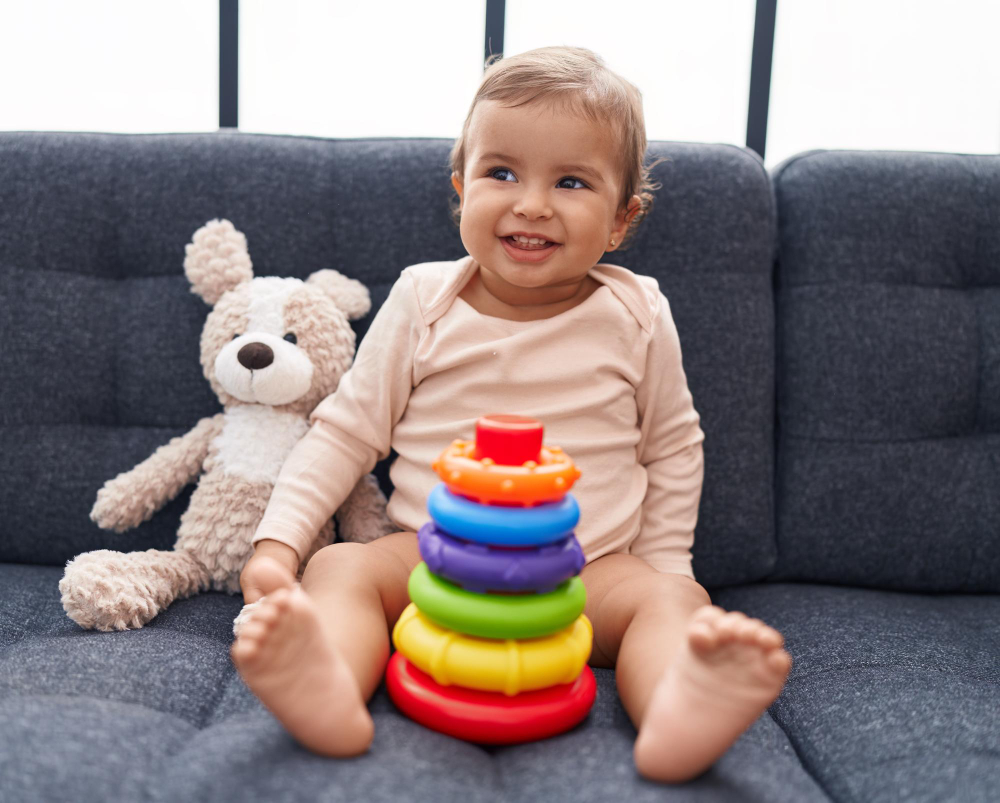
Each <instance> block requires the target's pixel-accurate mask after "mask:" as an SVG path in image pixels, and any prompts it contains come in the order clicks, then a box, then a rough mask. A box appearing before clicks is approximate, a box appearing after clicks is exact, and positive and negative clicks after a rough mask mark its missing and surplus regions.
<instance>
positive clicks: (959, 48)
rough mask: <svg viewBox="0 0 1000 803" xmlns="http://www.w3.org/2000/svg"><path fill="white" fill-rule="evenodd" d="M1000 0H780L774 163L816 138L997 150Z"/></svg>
mask: <svg viewBox="0 0 1000 803" xmlns="http://www.w3.org/2000/svg"><path fill="white" fill-rule="evenodd" d="M998 31H1000V3H996V2H984V1H983V0H953V2H950V3H947V4H944V3H941V2H939V0H879V1H878V2H872V1H871V0H780V2H779V3H778V16H777V21H776V24H775V34H774V62H773V65H772V68H773V69H772V78H771V105H770V110H769V115H768V128H767V148H766V154H765V156H766V162H767V164H768V166H769V167H770V166H773V165H775V164H776V163H777V162H779V161H781V160H783V159H784V158H786V157H788V156H792V155H794V154H796V153H798V152H800V151H804V150H808V149H810V148H846V149H884V150H922V151H949V152H957V153H996V152H997V150H998V149H1000V46H998V45H997V35H998Z"/></svg>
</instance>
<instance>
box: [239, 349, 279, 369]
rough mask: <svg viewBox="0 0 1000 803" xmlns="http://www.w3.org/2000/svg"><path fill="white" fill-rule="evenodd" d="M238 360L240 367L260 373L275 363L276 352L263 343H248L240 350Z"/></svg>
mask: <svg viewBox="0 0 1000 803" xmlns="http://www.w3.org/2000/svg"><path fill="white" fill-rule="evenodd" d="M236 359H237V360H239V361H240V365H242V366H243V367H244V368H249V369H250V370H251V371H259V370H260V369H261V368H267V366H269V365H270V364H271V363H272V362H274V352H273V351H271V348H270V347H269V346H265V345H264V344H263V343H247V344H246V345H245V346H244V347H243V348H241V349H240V351H239V354H237V355H236Z"/></svg>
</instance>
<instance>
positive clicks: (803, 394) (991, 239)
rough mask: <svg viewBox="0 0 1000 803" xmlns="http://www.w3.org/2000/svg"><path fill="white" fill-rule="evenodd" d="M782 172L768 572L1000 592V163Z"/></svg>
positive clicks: (797, 160) (836, 163) (975, 160)
mask: <svg viewBox="0 0 1000 803" xmlns="http://www.w3.org/2000/svg"><path fill="white" fill-rule="evenodd" d="M773 179H774V184H775V192H776V195H777V201H778V218H779V261H778V268H777V271H776V285H775V293H776V295H775V304H776V311H777V344H778V348H777V360H778V375H777V407H778V414H777V434H778V439H777V444H778V446H777V456H776V486H775V496H776V504H777V539H778V562H777V567H776V571H775V572H774V574H773V575H772V576H771V577H770V578H768V579H781V580H804V581H814V582H824V583H841V584H845V585H857V586H867V587H871V588H891V589H896V590H912V591H1000V460H998V459H997V455H998V454H1000V157H998V156H972V155H960V154H942V153H892V152H877V151H873V152H865V151H862V152H856V151H817V152H810V153H807V154H801V155H799V156H796V157H794V158H792V159H790V160H788V161H787V162H785V163H783V164H782V165H780V166H778V167H777V168H776V169H775V171H774V174H773Z"/></svg>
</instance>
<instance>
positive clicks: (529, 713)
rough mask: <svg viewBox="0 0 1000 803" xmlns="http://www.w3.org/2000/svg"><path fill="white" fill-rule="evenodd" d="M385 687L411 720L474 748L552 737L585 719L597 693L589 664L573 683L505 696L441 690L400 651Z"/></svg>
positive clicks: (389, 668)
mask: <svg viewBox="0 0 1000 803" xmlns="http://www.w3.org/2000/svg"><path fill="white" fill-rule="evenodd" d="M385 685H386V689H387V690H388V692H389V697H390V698H392V701H393V702H394V703H395V704H396V706H397V707H398V708H399V709H400V710H401V711H402V712H403V713H404V714H406V716H408V717H409V718H410V719H412V720H414V721H415V722H419V723H420V724H421V725H423V726H425V727H427V728H430V729H431V730H436V731H438V732H439V733H444V734H447V735H448V736H454V737H456V738H459V739H464V740H466V741H468V742H475V743H477V744H518V743H520V742H531V741H534V740H536V739H545V738H548V737H549V736H555V735H556V734H557V733H562V732H563V731H567V730H569V729H570V728H572V727H573V726H574V725H576V724H577V723H579V722H580V721H581V720H582V719H583V718H584V717H586V716H587V713H588V712H589V711H590V707H591V706H592V705H593V704H594V698H595V696H596V695H597V683H596V681H595V680H594V673H593V672H591V671H590V667H589V666H584V667H583V671H582V672H581V673H580V675H579V676H578V677H577V679H576V680H574V681H573V682H572V683H561V684H559V685H557V686H550V687H549V688H547V689H538V690H537V691H529V692H522V693H521V694H518V695H516V696H514V697H508V696H507V695H505V694H503V693H501V692H495V691H479V690H478V689H467V688H465V687H464V686H442V685H440V684H438V683H436V682H435V681H434V679H433V678H431V676H430V675H428V674H427V673H425V672H422V671H421V670H419V669H417V668H416V667H415V666H414V665H413V664H411V663H410V662H409V661H407V660H406V657H405V656H404V655H403V654H402V653H401V652H398V651H397V652H395V653H393V655H392V657H391V658H390V659H389V664H388V666H386V669H385Z"/></svg>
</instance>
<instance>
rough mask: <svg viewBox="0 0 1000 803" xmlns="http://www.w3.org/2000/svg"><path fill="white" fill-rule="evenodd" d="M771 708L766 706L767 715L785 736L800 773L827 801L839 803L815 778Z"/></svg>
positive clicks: (814, 774) (796, 745)
mask: <svg viewBox="0 0 1000 803" xmlns="http://www.w3.org/2000/svg"><path fill="white" fill-rule="evenodd" d="M772 708H773V706H768V708H767V715H768V716H769V717H770V718H771V721H772V722H773V723H774V724H775V725H776V726H777V727H778V729H779V730H780V731H781V732H782V733H783V734H784V735H785V740H786V741H787V742H788V746H789V747H791V748H792V752H793V753H795V758H797V759H798V762H799V766H800V767H802V771H803V772H804V773H805V774H806V775H807V776H808V777H809V778H810V780H812V782H813V783H814V784H816V787H817V788H818V789H819V791H820V792H822V793H823V794H824V795H826V798H827V800H832V801H835V803H839V799H838V798H837V797H836V796H834V795H833V794H832V793H831V792H830V790H829V789H827V787H826V784H825V783H823V782H822V781H821V780H820V779H819V777H818V776H817V774H816V772H815V770H814V769H813V768H812V766H811V763H810V762H807V761H806V760H805V759H804V758H803V755H802V751H801V750H800V749H799V744H798V742H797V741H796V740H795V739H794V738H793V737H792V734H791V733H789V731H788V730H787V729H786V728H785V726H784V725H782V724H781V721H780V720H779V719H778V718H777V717H776V716H775V714H774V711H772V710H771V709H772Z"/></svg>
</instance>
